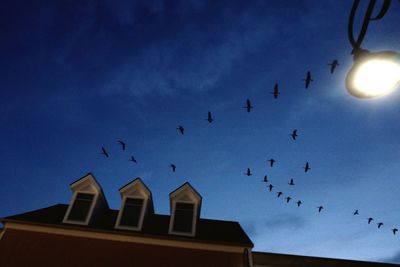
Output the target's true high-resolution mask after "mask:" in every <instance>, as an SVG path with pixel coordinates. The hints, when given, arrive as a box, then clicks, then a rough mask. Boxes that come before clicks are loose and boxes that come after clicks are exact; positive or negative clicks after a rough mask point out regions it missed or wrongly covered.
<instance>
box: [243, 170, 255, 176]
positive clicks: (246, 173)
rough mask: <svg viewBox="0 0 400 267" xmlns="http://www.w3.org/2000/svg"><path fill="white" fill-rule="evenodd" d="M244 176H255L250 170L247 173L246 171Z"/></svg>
mask: <svg viewBox="0 0 400 267" xmlns="http://www.w3.org/2000/svg"><path fill="white" fill-rule="evenodd" d="M244 174H245V175H247V176H251V175H253V174H252V173H251V171H250V168H247V171H246V172H245V173H244Z"/></svg>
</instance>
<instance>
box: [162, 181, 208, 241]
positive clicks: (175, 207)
mask: <svg viewBox="0 0 400 267" xmlns="http://www.w3.org/2000/svg"><path fill="white" fill-rule="evenodd" d="M169 198H170V209H171V217H170V222H169V231H168V232H169V234H173V235H183V236H195V235H196V225H197V221H198V219H199V218H200V208H201V199H202V198H201V195H200V194H199V193H198V192H197V191H196V190H195V189H194V188H193V187H192V186H191V185H190V184H189V183H188V182H186V183H184V184H183V185H182V186H180V187H179V188H177V189H176V190H175V191H173V192H171V193H170V194H169Z"/></svg>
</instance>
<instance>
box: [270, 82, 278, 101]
mask: <svg viewBox="0 0 400 267" xmlns="http://www.w3.org/2000/svg"><path fill="white" fill-rule="evenodd" d="M271 94H272V95H273V96H274V98H275V99H277V98H278V96H279V95H280V92H279V87H278V84H277V83H276V84H275V86H274V91H273V92H271Z"/></svg>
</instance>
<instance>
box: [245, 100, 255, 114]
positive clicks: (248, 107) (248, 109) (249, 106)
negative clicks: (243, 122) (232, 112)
mask: <svg viewBox="0 0 400 267" xmlns="http://www.w3.org/2000/svg"><path fill="white" fill-rule="evenodd" d="M243 108H245V109H246V110H247V112H250V111H251V109H252V108H254V107H253V106H252V105H251V103H250V100H249V99H247V100H246V106H245V107H243Z"/></svg>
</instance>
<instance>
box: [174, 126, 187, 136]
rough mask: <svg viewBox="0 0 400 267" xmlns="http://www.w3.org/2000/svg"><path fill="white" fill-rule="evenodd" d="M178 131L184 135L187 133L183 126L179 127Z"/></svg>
mask: <svg viewBox="0 0 400 267" xmlns="http://www.w3.org/2000/svg"><path fill="white" fill-rule="evenodd" d="M176 129H177V130H179V132H181V134H182V135H183V134H184V132H185V128H183V126H182V125H179V126H178V127H177V128H176Z"/></svg>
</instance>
